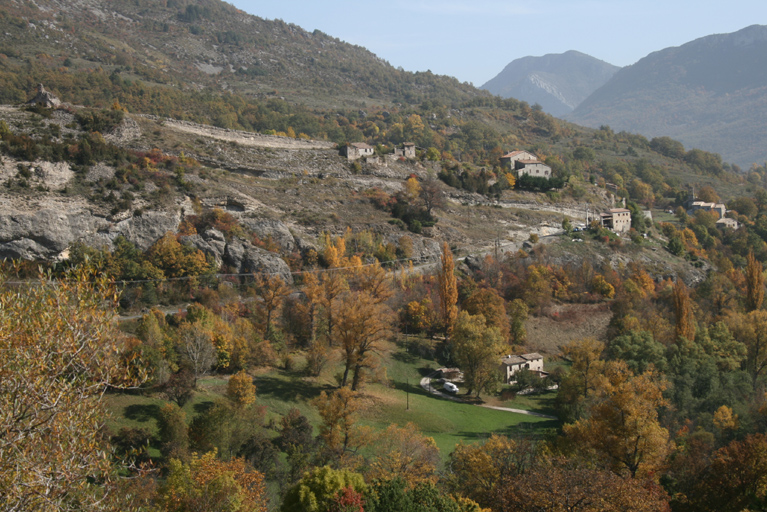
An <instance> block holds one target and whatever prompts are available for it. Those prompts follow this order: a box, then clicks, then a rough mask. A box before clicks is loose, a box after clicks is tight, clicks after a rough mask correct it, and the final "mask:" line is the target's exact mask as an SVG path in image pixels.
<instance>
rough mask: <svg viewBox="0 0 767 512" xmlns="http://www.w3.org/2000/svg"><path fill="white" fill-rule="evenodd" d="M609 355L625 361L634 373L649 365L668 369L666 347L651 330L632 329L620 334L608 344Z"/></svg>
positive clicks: (645, 368) (640, 371) (659, 368)
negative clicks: (653, 335)
mask: <svg viewBox="0 0 767 512" xmlns="http://www.w3.org/2000/svg"><path fill="white" fill-rule="evenodd" d="M607 356H608V357H609V358H611V359H620V360H622V361H625V362H626V364H627V365H628V367H629V369H631V371H633V372H634V373H643V372H644V371H645V370H647V368H648V366H649V365H653V366H655V368H657V369H658V370H660V371H665V370H666V350H665V347H664V346H663V345H662V344H661V343H658V342H657V341H655V339H653V337H652V333H651V332H649V331H630V332H629V333H628V334H624V335H622V336H618V337H617V338H615V339H614V340H612V341H611V342H610V344H609V345H608V346H607Z"/></svg>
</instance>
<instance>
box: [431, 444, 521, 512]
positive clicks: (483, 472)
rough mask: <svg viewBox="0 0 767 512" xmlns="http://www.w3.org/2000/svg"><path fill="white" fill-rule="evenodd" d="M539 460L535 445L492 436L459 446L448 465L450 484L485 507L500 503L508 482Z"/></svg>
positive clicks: (455, 491)
mask: <svg viewBox="0 0 767 512" xmlns="http://www.w3.org/2000/svg"><path fill="white" fill-rule="evenodd" d="M534 459H535V449H534V446H533V445H531V444H530V443H527V442H517V441H515V440H513V439H509V438H508V437H504V436H499V435H495V434H493V435H491V436H490V438H489V439H487V440H486V441H485V442H480V443H471V444H464V443H463V442H461V443H459V444H457V445H456V447H455V450H454V451H453V453H451V454H450V460H449V462H448V464H447V471H448V476H447V478H446V482H445V483H446V485H447V487H448V488H449V489H450V491H451V492H453V493H455V494H458V495H460V496H465V497H466V498H469V499H471V500H474V501H475V502H477V503H479V504H480V505H481V506H483V507H492V506H494V505H495V504H496V501H495V500H496V497H497V496H498V494H499V491H500V490H501V487H502V486H503V485H504V482H506V481H509V480H513V479H515V478H517V477H519V475H521V474H523V473H524V472H525V471H526V470H527V469H528V468H529V467H530V465H531V464H532V462H533V460H534Z"/></svg>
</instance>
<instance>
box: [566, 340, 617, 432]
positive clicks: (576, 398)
mask: <svg viewBox="0 0 767 512" xmlns="http://www.w3.org/2000/svg"><path fill="white" fill-rule="evenodd" d="M604 349H605V346H604V343H602V342H601V341H598V340H596V339H595V338H583V339H580V340H574V341H571V342H570V343H568V344H567V345H565V346H564V347H562V354H563V355H564V357H565V358H566V359H567V360H569V361H570V363H571V364H570V369H569V371H568V372H567V375H566V376H565V378H564V379H563V380H562V383H561V384H560V386H559V392H558V394H557V406H558V408H559V410H560V412H561V413H562V415H563V416H564V417H565V419H571V420H575V419H577V418H579V417H580V416H581V415H582V413H583V412H584V407H585V403H586V401H587V399H588V398H589V397H590V396H591V395H592V394H593V393H594V392H595V391H596V389H598V387H599V386H600V382H601V380H602V379H603V376H602V372H603V370H604V365H605V362H604V360H602V352H603V351H604Z"/></svg>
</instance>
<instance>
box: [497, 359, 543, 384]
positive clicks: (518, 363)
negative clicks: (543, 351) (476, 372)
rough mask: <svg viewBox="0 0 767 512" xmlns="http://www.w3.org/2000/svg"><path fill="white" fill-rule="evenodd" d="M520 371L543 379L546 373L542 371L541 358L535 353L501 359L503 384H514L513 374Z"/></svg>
mask: <svg viewBox="0 0 767 512" xmlns="http://www.w3.org/2000/svg"><path fill="white" fill-rule="evenodd" d="M520 370H530V371H531V372H535V373H537V374H538V376H539V377H545V376H546V375H548V373H546V372H544V371H543V356H542V355H540V354H539V353H537V352H533V353H532V354H522V355H521V356H515V355H511V354H509V355H507V356H506V357H504V358H503V359H501V372H502V374H503V382H504V384H512V383H514V378H513V377H514V374H515V373H516V372H518V371H520Z"/></svg>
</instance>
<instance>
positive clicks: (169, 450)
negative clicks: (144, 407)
mask: <svg viewBox="0 0 767 512" xmlns="http://www.w3.org/2000/svg"><path fill="white" fill-rule="evenodd" d="M157 430H158V432H157V437H158V438H159V439H160V452H161V453H162V454H163V456H165V457H167V458H174V459H186V457H187V453H188V451H189V430H188V429H187V426H186V414H184V411H182V410H181V408H180V407H179V406H178V405H176V404H172V403H167V404H164V405H163V406H162V407H161V408H160V415H159V417H158V418H157Z"/></svg>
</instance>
